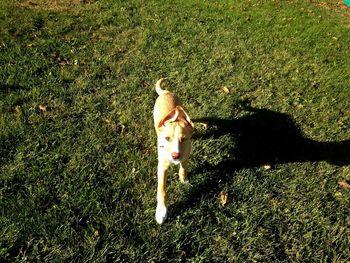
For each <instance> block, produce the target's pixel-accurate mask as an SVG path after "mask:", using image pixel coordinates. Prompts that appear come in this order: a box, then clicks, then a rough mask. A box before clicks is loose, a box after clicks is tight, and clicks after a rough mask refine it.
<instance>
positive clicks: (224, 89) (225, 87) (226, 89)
mask: <svg viewBox="0 0 350 263" xmlns="http://www.w3.org/2000/svg"><path fill="white" fill-rule="evenodd" d="M222 91H223V92H224V93H230V90H229V89H228V87H227V86H223V87H222Z"/></svg>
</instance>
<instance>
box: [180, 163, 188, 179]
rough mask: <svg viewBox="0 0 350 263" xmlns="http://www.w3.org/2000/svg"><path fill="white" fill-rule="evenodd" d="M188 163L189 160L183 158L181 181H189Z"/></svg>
mask: <svg viewBox="0 0 350 263" xmlns="http://www.w3.org/2000/svg"><path fill="white" fill-rule="evenodd" d="M187 164H188V160H187V159H186V160H183V161H181V163H180V169H179V179H180V182H181V183H188V177H187Z"/></svg>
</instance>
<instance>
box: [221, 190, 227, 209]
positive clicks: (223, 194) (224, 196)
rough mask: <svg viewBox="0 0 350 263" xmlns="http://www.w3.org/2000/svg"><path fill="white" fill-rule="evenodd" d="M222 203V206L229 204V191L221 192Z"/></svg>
mask: <svg viewBox="0 0 350 263" xmlns="http://www.w3.org/2000/svg"><path fill="white" fill-rule="evenodd" d="M219 198H220V205H221V206H222V207H225V205H226V204H227V202H228V193H226V192H224V191H221V192H220V197H219Z"/></svg>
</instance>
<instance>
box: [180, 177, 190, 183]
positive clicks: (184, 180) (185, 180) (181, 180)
mask: <svg viewBox="0 0 350 263" xmlns="http://www.w3.org/2000/svg"><path fill="white" fill-rule="evenodd" d="M180 182H181V183H182V184H190V181H188V179H183V178H180Z"/></svg>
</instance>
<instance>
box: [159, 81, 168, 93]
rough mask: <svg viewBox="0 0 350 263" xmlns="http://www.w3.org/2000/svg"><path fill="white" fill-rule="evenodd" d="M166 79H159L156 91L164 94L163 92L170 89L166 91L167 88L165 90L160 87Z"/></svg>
mask: <svg viewBox="0 0 350 263" xmlns="http://www.w3.org/2000/svg"><path fill="white" fill-rule="evenodd" d="M165 79H166V78H161V79H159V80H158V81H157V83H156V92H157V93H158V95H162V94H164V93H166V92H168V91H166V90H163V89H162V88H161V87H160V85H161V84H162V82H163V81H164V80H165Z"/></svg>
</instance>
